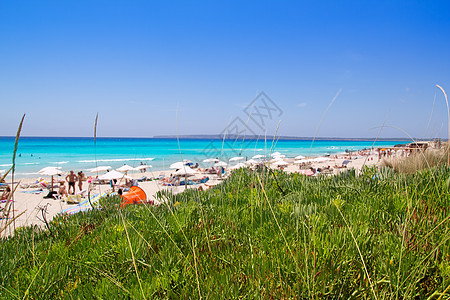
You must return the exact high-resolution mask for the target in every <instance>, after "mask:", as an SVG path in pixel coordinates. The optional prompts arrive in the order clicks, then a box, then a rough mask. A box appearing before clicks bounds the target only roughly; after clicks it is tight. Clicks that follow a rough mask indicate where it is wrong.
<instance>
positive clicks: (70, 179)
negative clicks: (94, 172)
mask: <svg viewBox="0 0 450 300" xmlns="http://www.w3.org/2000/svg"><path fill="white" fill-rule="evenodd" d="M77 179H78V177H77V175H75V174H74V173H73V171H72V170H71V171H70V173H69V175H67V176H66V181H67V182H68V183H69V189H68V192H69V194H71V195H73V194H75V182H76V181H77ZM70 188H72V193H71V192H70Z"/></svg>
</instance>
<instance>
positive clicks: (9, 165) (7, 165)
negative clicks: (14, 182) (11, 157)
mask: <svg viewBox="0 0 450 300" xmlns="http://www.w3.org/2000/svg"><path fill="white" fill-rule="evenodd" d="M11 166H12V164H4V165H0V167H11Z"/></svg>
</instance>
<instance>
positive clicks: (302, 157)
mask: <svg viewBox="0 0 450 300" xmlns="http://www.w3.org/2000/svg"><path fill="white" fill-rule="evenodd" d="M294 158H295V159H304V158H306V157H305V156H303V155H297V156H296V157H294Z"/></svg>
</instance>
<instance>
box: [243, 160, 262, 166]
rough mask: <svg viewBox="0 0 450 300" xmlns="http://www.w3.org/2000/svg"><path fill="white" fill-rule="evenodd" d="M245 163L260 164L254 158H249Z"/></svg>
mask: <svg viewBox="0 0 450 300" xmlns="http://www.w3.org/2000/svg"><path fill="white" fill-rule="evenodd" d="M245 164H247V165H252V164H259V162H258V161H256V160H254V159H249V160H247V161H246V162H245Z"/></svg>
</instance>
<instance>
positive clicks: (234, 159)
mask: <svg viewBox="0 0 450 300" xmlns="http://www.w3.org/2000/svg"><path fill="white" fill-rule="evenodd" d="M243 159H244V157H242V156H235V157H232V158H230V161H238V160H243Z"/></svg>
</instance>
